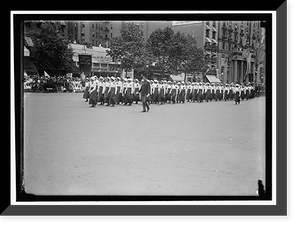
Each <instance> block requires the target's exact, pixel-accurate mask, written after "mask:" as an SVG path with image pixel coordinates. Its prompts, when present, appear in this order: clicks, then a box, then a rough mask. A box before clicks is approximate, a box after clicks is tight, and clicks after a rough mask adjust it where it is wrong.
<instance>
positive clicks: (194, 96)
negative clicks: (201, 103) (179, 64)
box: [192, 83, 199, 102]
mask: <svg viewBox="0 0 300 229" xmlns="http://www.w3.org/2000/svg"><path fill="white" fill-rule="evenodd" d="M198 89H199V83H192V101H193V102H196V101H197V98H198Z"/></svg>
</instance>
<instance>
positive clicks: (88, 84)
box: [83, 77, 90, 102]
mask: <svg viewBox="0 0 300 229" xmlns="http://www.w3.org/2000/svg"><path fill="white" fill-rule="evenodd" d="M89 90H90V82H89V79H88V78H87V77H86V78H85V88H84V92H83V98H84V99H85V102H87V101H88V99H89Z"/></svg>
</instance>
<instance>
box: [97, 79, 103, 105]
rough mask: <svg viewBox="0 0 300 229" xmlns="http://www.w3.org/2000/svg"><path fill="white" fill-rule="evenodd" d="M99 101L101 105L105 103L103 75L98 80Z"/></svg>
mask: <svg viewBox="0 0 300 229" xmlns="http://www.w3.org/2000/svg"><path fill="white" fill-rule="evenodd" d="M98 102H99V103H100V105H103V104H104V82H103V77H102V76H100V77H99V81H98Z"/></svg>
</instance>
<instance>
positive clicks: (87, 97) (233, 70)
mask: <svg viewBox="0 0 300 229" xmlns="http://www.w3.org/2000/svg"><path fill="white" fill-rule="evenodd" d="M265 30H266V23H265V21H260V20H236V19H235V20H205V21H203V20H202V21H190V20H188V21H173V20H145V21H140V20H128V21H127V20H73V19H72V20H24V21H23V23H22V28H21V31H22V34H21V35H22V39H23V40H22V44H23V46H22V49H23V51H22V53H21V54H22V55H23V58H22V63H21V64H22V71H23V78H22V87H23V88H22V93H23V114H24V116H23V150H24V151H23V158H22V162H23V167H22V171H23V177H22V188H23V191H24V192H25V193H26V194H32V195H37V196H39V195H43V196H52V195H54V196H57V195H58V196H59V195H96V196H103V195H104V196H227V197H229V198H230V197H235V196H250V197H251V196H252V197H264V196H266V190H267V189H268V188H269V189H270V187H266V85H267V83H268V82H270V80H269V79H268V77H271V73H268V72H267V71H266V52H265V50H266V33H265Z"/></svg>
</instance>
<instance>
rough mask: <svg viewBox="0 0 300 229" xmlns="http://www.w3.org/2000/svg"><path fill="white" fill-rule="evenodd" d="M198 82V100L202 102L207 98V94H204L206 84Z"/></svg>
mask: <svg viewBox="0 0 300 229" xmlns="http://www.w3.org/2000/svg"><path fill="white" fill-rule="evenodd" d="M197 84H198V96H197V102H200V103H202V102H203V100H204V98H205V94H204V85H203V83H202V82H200V83H197Z"/></svg>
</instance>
